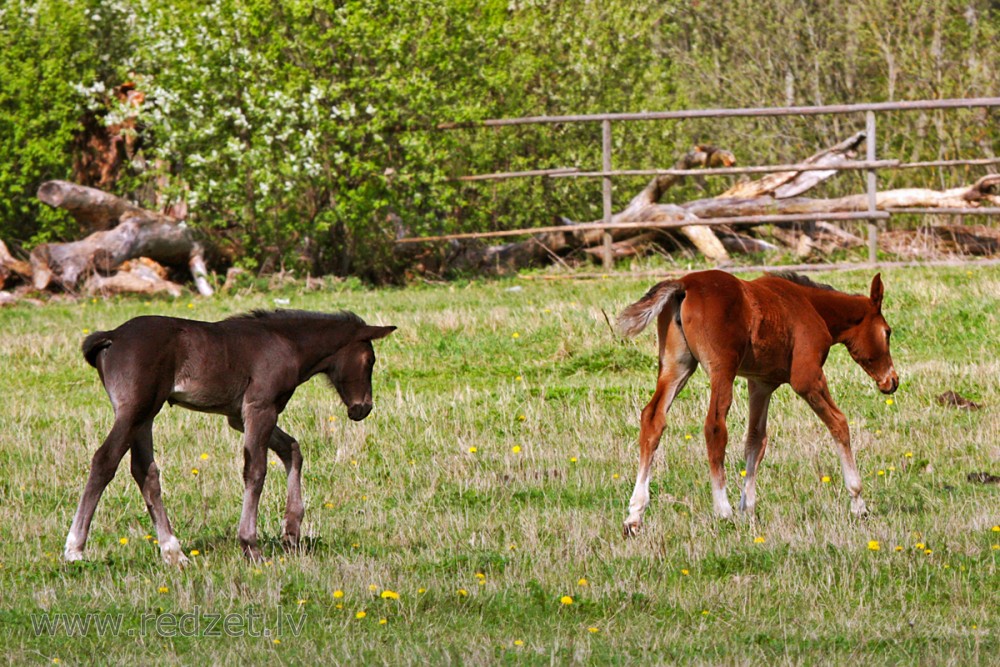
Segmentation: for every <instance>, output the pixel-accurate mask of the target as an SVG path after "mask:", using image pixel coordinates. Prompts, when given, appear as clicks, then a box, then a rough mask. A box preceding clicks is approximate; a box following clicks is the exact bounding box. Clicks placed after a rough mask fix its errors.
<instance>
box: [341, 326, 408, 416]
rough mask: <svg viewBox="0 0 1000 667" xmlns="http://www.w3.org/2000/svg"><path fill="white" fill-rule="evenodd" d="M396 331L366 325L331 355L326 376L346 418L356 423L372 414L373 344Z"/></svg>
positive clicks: (392, 328) (389, 328) (390, 328)
mask: <svg viewBox="0 0 1000 667" xmlns="http://www.w3.org/2000/svg"><path fill="white" fill-rule="evenodd" d="M395 330H396V327H373V326H368V325H365V326H363V327H361V328H360V329H359V330H358V333H357V334H356V335H355V337H354V339H353V340H352V341H351V342H350V343H348V344H347V345H345V346H343V347H342V348H340V350H338V351H337V354H335V355H334V356H333V367H332V368H331V369H330V370H328V371H327V373H326V376H327V377H328V378H329V379H330V383H331V384H333V386H334V388H335V389H336V390H337V393H338V394H340V400H342V401H343V402H344V405H346V406H347V416H348V417H350V418H351V419H353V420H354V421H356V422H357V421H361V420H362V419H364V418H365V417H367V416H368V413H370V412H371V411H372V369H373V368H374V367H375V349H374V348H373V347H372V341H373V340H378V339H379V338H385V337H386V336H388V335H389V334H391V333H392V332H393V331H395Z"/></svg>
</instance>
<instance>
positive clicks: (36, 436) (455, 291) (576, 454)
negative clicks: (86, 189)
mask: <svg viewBox="0 0 1000 667" xmlns="http://www.w3.org/2000/svg"><path fill="white" fill-rule="evenodd" d="M818 278H819V279H821V280H822V281H824V282H829V283H832V284H833V285H835V286H837V287H838V288H841V289H844V290H847V291H854V292H866V291H867V286H868V282H869V280H870V278H871V276H870V275H868V274H865V273H861V272H844V273H831V274H827V275H823V276H819V277H818ZM884 278H885V280H886V285H887V288H886V289H887V297H886V315H887V318H888V320H889V322H890V324H891V325H892V326H893V329H894V332H895V333H894V334H893V344H894V350H893V353H894V354H893V356H894V359H895V362H896V368H897V369H898V371H899V373H900V377H901V380H902V386H901V387H900V390H899V391H898V392H897V394H896V395H895V396H894V397H893V399H894V401H893V403H892V404H891V405H889V404H887V403H886V400H885V397H884V396H882V395H881V394H879V393H878V391H877V390H876V388H875V387H874V385H873V384H872V382H871V381H870V380H869V379H868V378H867V376H866V375H865V374H864V373H863V371H861V369H860V368H858V367H857V366H855V365H854V364H853V362H851V360H850V358H849V356H848V355H847V353H846V350H844V349H843V348H837V349H835V350H834V352H833V353H832V354H831V357H830V359H829V361H828V362H827V374H828V377H829V378H830V384H831V387H832V390H833V393H834V396H835V398H836V400H837V401H838V402H839V404H840V406H841V408H842V409H843V410H844V412H845V413H846V414H847V416H848V419H849V420H850V421H851V429H852V437H853V441H854V444H855V450H856V453H857V458H858V462H859V467H860V470H861V472H862V476H863V478H864V480H865V497H866V499H867V501H868V504H869V507H870V508H871V509H872V510H873V516H872V517H871V518H870V519H869V520H867V521H865V522H860V523H859V522H857V521H854V520H851V518H850V516H849V512H848V506H849V501H848V497H847V494H846V492H845V491H844V490H843V488H842V484H841V480H840V472H839V459H838V458H837V456H836V454H835V452H834V448H833V445H832V441H831V439H830V437H829V435H828V434H827V433H826V432H825V430H824V429H823V427H822V425H821V424H820V423H819V421H818V420H817V419H816V418H815V417H814V416H813V415H812V414H811V412H810V411H809V409H808V407H807V406H806V405H805V404H804V403H803V402H802V401H801V400H799V399H798V398H797V397H795V396H794V395H793V394H792V393H791V391H790V390H789V389H788V388H787V387H786V388H783V389H781V390H780V391H779V392H778V393H777V394H776V395H775V399H774V401H773V402H772V409H771V420H770V427H771V441H770V443H771V444H770V446H769V447H768V454H767V458H766V460H765V461H764V464H763V466H762V468H761V472H760V475H759V480H758V516H757V520H756V522H755V523H752V522H750V521H747V520H745V519H740V520H737V521H735V522H731V523H730V522H719V521H717V520H716V519H714V518H713V516H712V509H711V498H710V495H709V488H708V479H707V462H706V460H705V455H704V445H703V443H702V441H701V431H702V421H703V419H704V415H705V409H706V407H707V402H708V396H707V381H706V378H705V375H704V374H703V373H701V372H699V373H697V374H696V375H695V376H694V377H693V378H692V380H691V382H690V383H689V385H688V387H687V388H686V389H685V391H684V392H683V393H682V394H681V396H680V397H679V399H678V401H677V402H676V403H675V405H674V408H673V410H672V411H671V413H670V416H669V423H668V426H667V430H666V432H665V433H664V438H663V444H662V446H661V448H660V452H659V453H658V454H657V461H656V465H655V466H654V478H653V485H652V504H651V506H650V509H649V511H648V512H647V515H646V520H647V523H646V528H645V531H644V532H643V533H642V534H641V535H640V536H639V537H637V538H635V539H632V540H629V541H625V540H623V539H622V538H621V536H620V527H621V522H622V520H623V519H624V517H625V508H626V504H627V502H628V498H629V495H630V493H631V488H632V479H633V476H634V474H635V465H636V458H637V453H638V452H637V446H636V444H635V441H636V439H637V436H638V416H639V411H640V410H641V408H642V406H643V405H644V403H645V401H646V400H648V397H649V396H650V394H651V391H652V388H653V380H654V369H655V363H656V360H655V356H654V343H653V334H652V333H650V332H646V333H644V334H643V335H642V336H640V337H639V338H638V339H637V340H636V341H621V340H619V339H617V338H616V337H615V336H614V335H613V334H612V333H611V331H610V329H609V327H608V325H607V323H606V321H605V316H604V314H603V313H602V311H604V312H607V314H608V315H609V316H610V317H612V318H613V317H614V315H615V314H616V313H617V312H618V311H619V310H620V309H621V308H622V307H623V306H625V305H626V304H627V303H629V302H631V301H633V300H635V299H637V298H638V297H639V296H641V295H642V294H643V293H644V292H645V290H646V288H647V287H648V286H649V285H650V284H651V283H652V282H653V281H652V280H649V279H645V280H635V279H629V278H627V277H612V278H609V279H606V280H594V281H559V282H556V281H543V280H524V279H521V280H510V281H501V282H470V283H461V284H452V285H444V286H422V287H413V288H408V289H393V290H366V289H361V288H359V287H357V286H356V285H345V284H343V283H332V282H331V283H328V284H327V286H326V288H325V289H322V290H316V291H305V290H304V289H300V288H298V287H295V286H290V287H286V288H284V289H283V290H282V291H281V292H280V294H274V293H271V294H267V293H262V292H253V291H247V292H245V293H243V294H240V295H237V296H231V297H219V298H216V299H212V300H201V299H190V300H178V301H169V300H148V299H146V300H140V299H122V300H112V301H106V302H102V301H98V302H92V301H89V300H86V301H80V302H76V303H74V302H68V301H67V302H53V303H50V304H48V305H46V306H45V307H43V308H35V307H32V306H27V305H25V306H19V307H16V308H12V309H7V310H4V311H2V312H0V323H2V329H0V330H2V331H3V336H2V342H0V355H2V358H0V361H2V364H0V381H2V386H3V388H4V390H3V391H2V392H0V415H2V419H3V428H0V566H2V567H0V647H2V648H3V651H2V655H3V656H4V657H5V658H6V660H7V661H9V662H11V663H47V664H50V663H52V662H53V661H54V660H56V659H58V660H59V661H60V663H61V664H77V663H83V664H92V663H121V662H126V661H128V662H133V663H134V662H142V663H147V662H153V661H156V662H157V663H161V662H165V663H171V664H173V663H176V664H192V663H195V662H198V663H203V664H216V663H234V662H237V661H243V662H250V663H263V662H277V663H290V664H292V663H295V664H297V663H305V664H312V663H320V662H323V663H334V664H343V663H350V664H385V663H390V664H413V663H426V662H431V663H448V664H452V663H463V664H464V663H469V664H480V663H490V664H492V663H529V664H551V663H553V662H554V663H576V662H586V663H594V662H601V663H603V662H611V663H627V664H664V663H678V662H680V663H700V664H769V663H775V662H777V663H783V664H799V663H810V664H811V663H828V664H844V663H846V662H847V661H861V660H864V662H865V664H898V663H903V662H906V663H922V664H938V663H947V664H961V665H966V664H977V663H978V664H988V663H994V664H995V660H996V658H997V655H998V651H1000V640H998V636H1000V592H998V591H1000V576H998V563H1000V550H998V548H997V547H996V546H995V545H998V544H1000V532H994V531H993V530H992V527H993V526H996V525H997V524H1000V497H998V494H1000V489H998V487H997V486H995V485H994V486H983V485H977V484H972V483H969V482H967V481H966V474H967V473H969V472H978V471H989V472H992V473H994V474H998V473H1000V412H998V410H997V407H996V406H997V405H998V404H1000V380H998V378H1000V361H998V358H997V355H998V352H1000V326H998V325H1000V323H998V315H997V314H998V311H1000V268H977V269H974V270H973V271H971V272H967V271H966V270H965V269H954V270H936V271H930V270H921V269H893V270H890V271H887V272H885V274H884ZM515 287H517V288H520V289H519V290H512V289H511V288H515ZM276 296H278V297H281V298H287V299H289V300H290V301H291V305H290V307H294V308H307V309H316V310H334V309H339V308H348V309H351V310H355V311H356V312H358V313H359V314H361V315H362V316H363V317H365V318H366V319H367V320H368V321H369V322H372V323H380V324H395V325H397V326H399V327H400V328H399V331H397V332H396V333H395V334H393V336H391V337H389V338H388V339H386V340H384V341H380V342H379V343H378V345H377V353H378V355H379V361H378V364H377V366H376V373H375V385H376V386H375V393H376V404H377V408H376V410H375V412H374V413H373V414H372V415H371V416H370V417H369V418H368V419H367V420H366V421H364V422H361V423H357V424H355V423H353V422H350V421H349V420H347V419H346V414H345V411H344V409H343V406H341V405H340V404H339V402H338V400H337V398H336V395H335V393H334V392H333V391H332V390H331V389H329V388H328V387H327V386H326V385H325V383H324V382H322V381H320V380H314V381H311V382H309V383H307V384H306V385H305V386H303V387H302V388H301V389H300V390H299V392H298V393H297V394H296V396H295V397H294V399H293V400H292V402H291V403H290V405H289V407H288V409H287V410H286V412H285V413H284V415H283V416H282V418H281V424H282V426H283V427H284V428H285V429H286V430H288V431H289V432H291V433H292V434H294V435H296V436H297V437H298V438H299V440H300V442H301V444H302V450H303V455H304V457H305V466H304V487H305V501H306V520H305V524H304V532H305V534H306V535H307V536H308V539H307V540H306V545H307V549H306V551H305V553H300V554H288V555H286V554H284V553H283V552H282V551H281V550H280V548H279V546H278V544H277V541H276V539H277V536H278V533H279V524H280V520H281V516H282V514H283V503H284V474H283V471H282V469H281V467H280V466H274V467H269V471H270V472H271V474H270V475H269V477H268V481H267V483H266V487H265V492H264V499H263V501H262V508H261V521H260V529H261V535H262V537H263V539H264V543H265V551H266V553H267V554H268V557H269V560H268V562H267V563H265V564H260V565H254V564H250V563H247V562H245V561H244V560H243V559H242V557H241V556H240V549H239V546H238V544H237V542H236V538H235V528H236V523H237V520H238V517H239V507H240V502H241V496H242V489H241V472H240V471H241V466H242V461H241V459H240V454H241V444H240V440H239V438H238V435H237V434H236V433H235V432H233V431H231V430H230V429H229V428H228V427H227V426H226V423H225V420H224V419H223V418H221V417H217V416H212V415H202V414H197V413H193V412H187V411H183V410H180V409H168V408H165V409H164V411H163V412H162V413H161V415H160V417H159V418H158V420H157V422H156V426H155V431H154V435H155V440H156V450H157V459H158V463H159V465H160V468H161V471H162V473H161V474H162V480H163V486H164V499H165V503H166V507H167V511H168V512H169V513H170V517H171V520H172V521H173V524H174V527H175V529H176V531H177V533H178V537H179V538H180V539H181V542H182V544H183V545H184V547H185V549H186V550H188V551H190V550H191V549H197V550H198V551H199V552H200V554H199V555H198V556H195V557H193V558H192V561H193V564H192V565H191V566H190V567H187V568H185V569H183V570H177V569H173V568H170V567H167V566H165V565H163V564H161V562H160V560H159V557H158V551H157V550H156V548H155V547H154V546H153V545H152V544H150V543H149V541H148V540H147V539H145V536H146V535H147V533H149V532H150V531H151V526H150V523H149V519H148V517H147V515H146V512H145V507H144V505H143V502H142V500H141V498H140V496H139V493H138V491H137V489H136V488H135V485H134V483H133V482H132V480H131V477H130V475H129V474H128V472H127V462H123V465H122V467H121V469H120V470H119V474H118V476H117V477H116V478H115V480H114V481H113V482H112V483H111V485H110V486H109V487H108V490H107V491H106V492H105V495H104V497H103V498H102V500H101V504H100V506H99V507H98V511H97V514H96V517H95V520H94V525H93V528H92V531H91V536H90V542H89V543H88V545H87V552H86V553H87V556H88V558H89V559H90V560H89V562H86V563H80V564H72V565H67V564H65V563H63V562H62V560H61V558H60V554H61V550H62V545H63V540H64V539H65V535H66V531H67V530H68V528H69V524H70V521H71V519H72V514H73V512H74V510H75V506H76V503H77V501H78V499H79V494H80V492H81V490H82V487H83V481H84V478H85V475H86V471H87V468H88V465H89V460H90V457H91V455H92V454H93V452H94V450H95V449H96V448H97V446H98V445H99V444H100V442H101V440H102V439H103V437H104V436H105V434H106V432H107V429H108V428H109V427H110V423H111V408H110V405H109V404H108V401H107V398H106V396H105V394H104V392H103V389H102V388H101V386H100V383H99V381H98V378H97V374H96V373H95V372H94V371H93V369H91V368H90V367H89V366H87V365H86V363H85V362H84V361H83V359H82V357H81V355H80V353H79V343H80V341H81V339H82V338H83V335H84V333H85V330H91V331H93V330H96V329H106V328H112V327H114V326H117V325H118V324H120V323H122V322H123V321H125V320H126V319H128V318H130V317H133V316H136V315H139V314H143V313H158V314H165V315H178V316H185V317H188V316H190V317H197V318H203V319H217V318H221V317H224V316H227V315H229V314H232V313H235V312H240V311H244V310H248V309H251V308H260V307H272V306H273V299H274V298H275V297H276ZM515 334H516V336H515ZM948 389H953V390H955V391H958V392H959V393H961V394H963V395H964V396H966V397H968V398H970V399H972V400H975V401H977V402H979V403H982V404H983V405H984V406H985V407H984V408H983V409H982V410H980V411H978V412H972V413H969V412H962V411H956V410H954V409H951V408H947V407H943V406H940V405H938V404H937V403H936V401H935V396H937V395H938V394H940V393H941V392H943V391H945V390H948ZM736 396H737V397H736V402H735V404H734V406H733V409H732V411H731V413H730V430H731V439H732V441H731V443H730V448H729V456H728V457H727V470H728V473H729V489H730V499H731V501H733V502H734V503H735V501H736V500H737V499H738V483H739V479H740V478H739V471H740V469H741V467H742V465H741V454H742V443H741V435H742V431H743V428H744V421H745V418H746V386H745V383H744V382H743V381H739V382H738V384H737V392H736ZM515 447H518V448H520V450H519V451H518V452H515V451H514V448H515ZM470 448H475V452H474V453H471V452H470ZM203 453H204V454H207V455H208V458H207V460H203V459H202V458H201V455H202V454H203ZM195 467H196V468H198V469H199V474H198V475H193V474H192V473H191V469H192V468H195ZM824 476H829V477H831V478H832V481H831V482H829V483H824V482H823V481H822V479H823V477H824ZM121 538H127V544H122V543H121V542H120V540H121ZM756 538H763V542H760V541H759V540H757V539H756ZM873 540H874V541H877V542H878V544H879V546H880V548H879V550H878V551H873V550H870V549H869V542H870V541H873ZM917 544H922V545H924V547H923V548H917V547H916V546H915V545H917ZM897 546H900V547H902V551H900V552H897V551H896V550H895V547H897ZM928 549H929V550H930V553H925V551H926V550H928ZM478 575H481V576H478ZM581 579H585V580H586V585H582V584H581V582H580V580H581ZM161 589H165V592H161ZM384 590H391V591H394V592H397V593H398V594H399V599H398V600H392V599H383V598H382V597H381V596H380V593H381V592H382V591H384ZM460 590H461V591H465V592H466V594H465V595H462V594H461V593H459V591H460ZM334 591H342V592H343V597H334V595H333V593H334ZM421 591H423V592H421ZM563 596H571V597H572V598H573V603H572V604H570V605H566V604H562V603H561V602H560V598H562V597H563ZM359 611H364V612H366V616H365V617H364V618H362V619H358V618H356V614H357V612H359ZM90 612H95V613H97V612H100V613H109V614H111V616H109V617H108V618H110V619H112V620H114V619H117V618H120V619H121V627H120V628H119V629H118V631H117V632H116V633H109V632H103V633H99V632H98V631H97V629H96V628H95V627H91V628H90V631H89V632H88V633H86V634H85V635H83V636H70V635H69V633H68V632H66V631H65V629H64V628H61V629H60V630H59V631H57V632H54V633H53V634H51V635H50V634H49V633H46V632H42V633H41V634H40V635H38V634H36V632H35V631H34V630H33V623H35V624H37V623H38V622H39V620H40V619H41V616H40V614H42V613H49V614H50V616H49V618H50V619H52V618H54V616H51V615H52V614H57V613H68V614H86V613H90ZM170 614H174V615H176V616H170ZM251 614H255V615H256V616H255V617H254V619H253V620H254V623H255V625H254V626H253V627H248V625H247V624H248V623H249V622H250V621H251V619H250V615H251ZM282 614H283V615H285V616H281V615H282ZM184 615H187V616H186V617H185V616H184ZM214 615H222V616H223V617H224V616H226V615H234V616H231V617H230V619H231V620H230V622H231V623H232V624H233V625H232V626H231V627H230V629H231V630H239V631H242V633H243V636H215V634H225V633H222V632H221V630H222V628H223V625H222V621H221V620H217V622H216V625H215V627H213V628H209V627H207V626H208V625H209V624H210V623H212V620H213V618H215V616H214ZM185 618H186V619H187V620H185ZM278 618H281V619H282V625H281V627H278V626H277V619H278ZM381 619H385V620H386V623H385V624H380V620H381ZM172 620H176V622H178V623H180V624H181V625H180V626H170V625H169V623H170V622H171V621H172ZM158 622H159V623H160V628H159V629H160V632H157V627H156V624H157V623H158ZM195 622H197V623H198V624H199V625H198V626H195V625H194V624H195ZM264 622H266V623H267V627H268V630H269V635H268V636H258V635H261V634H262V632H261V630H262V628H263V623H264ZM290 622H291V623H293V624H294V623H301V631H300V632H299V633H298V634H296V633H295V632H294V629H295V628H293V627H290V626H289V623H290ZM184 623H187V625H186V626H185V625H184ZM591 629H594V630H595V631H591ZM249 631H253V634H254V635H255V636H250V635H249ZM171 635H172V636H171ZM274 639H278V640H279V641H280V643H275V642H274V641H273V640H274Z"/></svg>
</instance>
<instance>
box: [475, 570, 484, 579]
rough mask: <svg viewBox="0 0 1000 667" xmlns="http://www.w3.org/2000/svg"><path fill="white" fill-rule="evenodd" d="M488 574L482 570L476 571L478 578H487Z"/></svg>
mask: <svg viewBox="0 0 1000 667" xmlns="http://www.w3.org/2000/svg"><path fill="white" fill-rule="evenodd" d="M485 578H486V575H485V574H483V573H482V572H476V579H485Z"/></svg>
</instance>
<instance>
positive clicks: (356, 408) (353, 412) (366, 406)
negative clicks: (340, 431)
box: [347, 403, 372, 422]
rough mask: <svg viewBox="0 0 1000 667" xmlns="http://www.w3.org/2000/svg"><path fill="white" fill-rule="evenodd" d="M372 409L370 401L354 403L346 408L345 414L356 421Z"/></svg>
mask: <svg viewBox="0 0 1000 667" xmlns="http://www.w3.org/2000/svg"><path fill="white" fill-rule="evenodd" d="M371 411H372V404H371V403H355V404H354V405H352V406H350V407H349V408H347V416H348V417H350V418H351V419H353V420H354V421H356V422H359V421H361V420H362V419H364V418H365V417H367V416H368V415H369V413H371Z"/></svg>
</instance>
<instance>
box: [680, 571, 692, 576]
mask: <svg viewBox="0 0 1000 667" xmlns="http://www.w3.org/2000/svg"><path fill="white" fill-rule="evenodd" d="M689 574H691V572H690V571H689V570H681V575H682V576H685V577H686V576H688V575H689Z"/></svg>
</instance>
